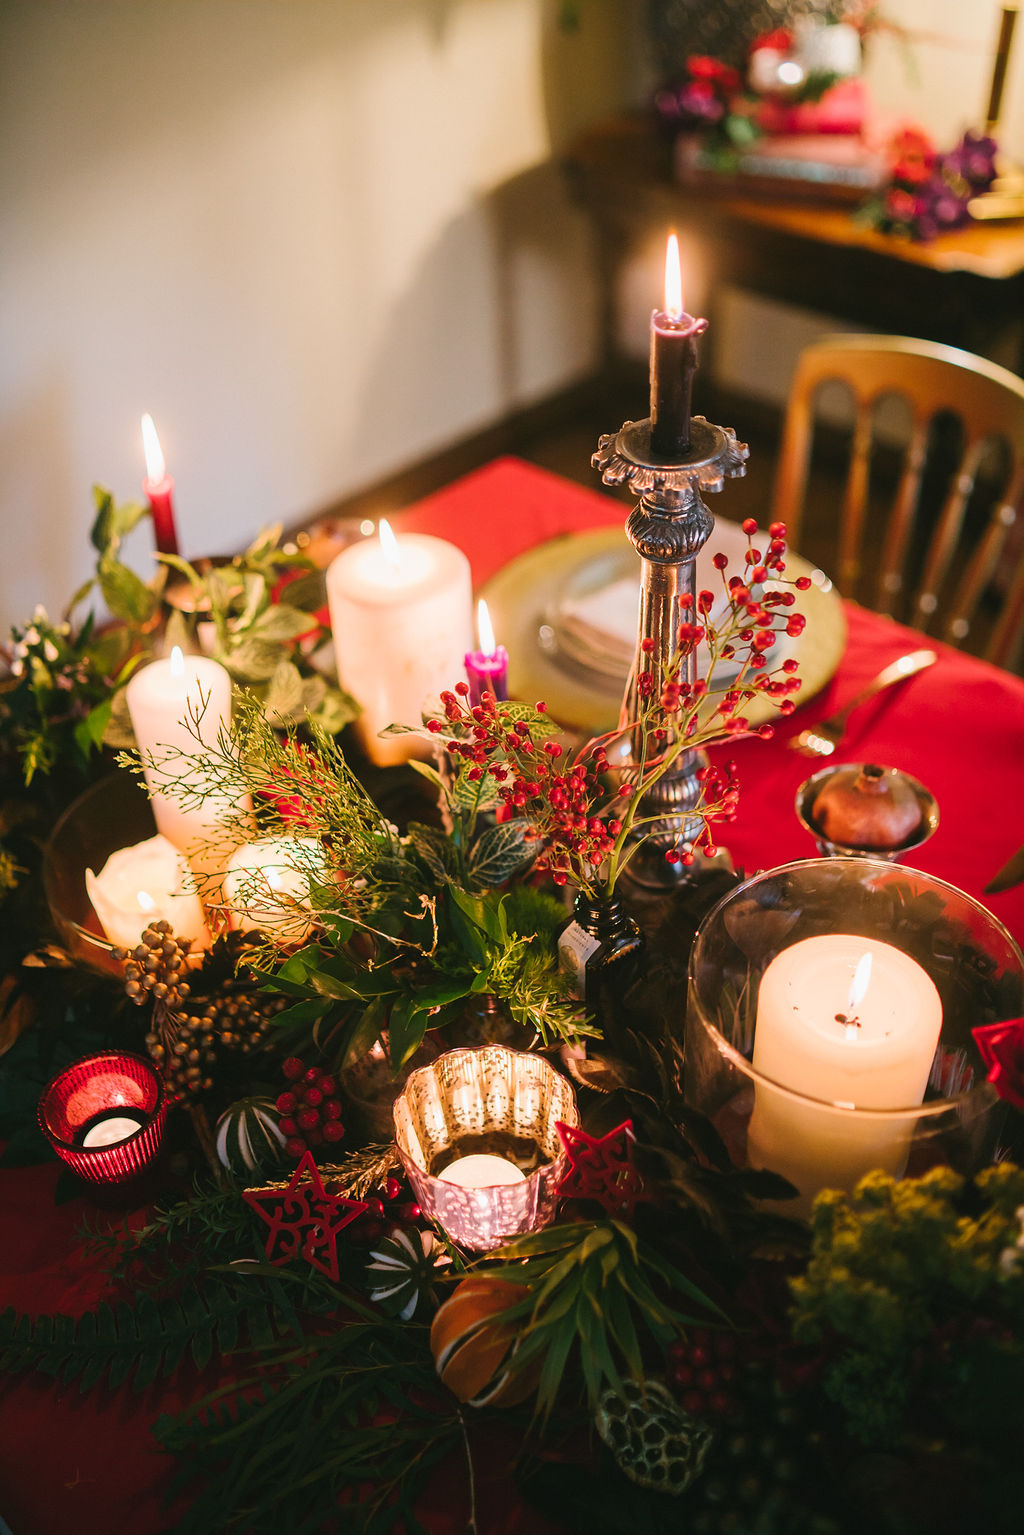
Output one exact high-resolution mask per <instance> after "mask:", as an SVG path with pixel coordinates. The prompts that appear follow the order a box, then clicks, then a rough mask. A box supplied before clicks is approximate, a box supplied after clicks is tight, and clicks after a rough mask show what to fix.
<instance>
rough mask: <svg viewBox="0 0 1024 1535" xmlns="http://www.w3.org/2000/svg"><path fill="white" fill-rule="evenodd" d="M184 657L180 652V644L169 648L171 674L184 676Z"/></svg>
mask: <svg viewBox="0 0 1024 1535" xmlns="http://www.w3.org/2000/svg"><path fill="white" fill-rule="evenodd" d="M184 675H185V657H184V656H183V655H182V653H181V646H180V645H174V646H173V647H172V649H171V676H172V677H184Z"/></svg>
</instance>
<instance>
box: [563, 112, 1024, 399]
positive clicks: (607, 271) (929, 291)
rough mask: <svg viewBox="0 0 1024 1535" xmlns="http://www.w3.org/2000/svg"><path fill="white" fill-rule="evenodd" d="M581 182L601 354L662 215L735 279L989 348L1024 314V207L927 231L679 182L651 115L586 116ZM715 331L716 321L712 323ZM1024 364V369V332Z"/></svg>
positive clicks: (875, 322)
mask: <svg viewBox="0 0 1024 1535" xmlns="http://www.w3.org/2000/svg"><path fill="white" fill-rule="evenodd" d="M564 163H565V169H566V172H567V174H568V176H569V179H570V183H571V186H572V188H573V191H574V196H575V197H576V200H577V201H578V202H579V204H580V205H581V206H582V207H583V209H584V210H585V211H586V212H587V214H588V215H589V216H590V218H591V220H592V222H593V225H594V229H595V232H596V236H597V257H598V262H599V282H600V288H601V295H602V299H601V302H602V315H601V333H602V343H603V349H604V362H605V364H606V365H607V366H609V367H611V366H614V364H615V363H616V362H617V361H618V360H619V359H618V354H617V347H616V335H617V324H616V322H617V318H618V314H617V300H616V280H617V276H618V273H619V270H620V266H621V264H622V261H623V259H624V257H625V256H626V254H627V252H628V251H629V249H630V248H631V246H633V245H634V243H635V242H636V241H637V240H638V239H639V238H641V237H643V236H645V235H647V234H649V233H651V232H653V231H654V230H656V229H658V228H662V229H664V230H666V231H668V230H669V229H670V228H676V229H679V230H685V231H687V232H689V233H691V234H692V235H694V236H696V237H697V238H698V239H699V240H700V241H701V242H702V243H703V244H704V245H705V248H706V250H707V254H708V269H709V270H710V271H711V272H713V273H714V274H715V281H714V284H713V286H712V289H711V292H710V297H709V309H710V310H711V311H712V313H711V315H709V318H713V309H714V302H715V292H716V289H717V288H719V287H720V286H721V284H722V283H729V284H734V285H736V286H737V287H741V288H745V289H747V290H748V291H750V292H753V293H756V294H760V295H762V296H764V297H767V298H773V299H779V300H782V301H783V302H786V303H792V304H799V305H801V306H803V307H805V308H811V309H818V310H821V311H822V312H823V313H825V314H834V315H837V316H839V317H840V318H842V319H845V320H850V321H853V322H855V323H857V324H861V325H867V326H868V327H869V328H871V329H873V330H878V331H883V332H888V333H891V334H894V335H906V336H920V337H923V338H925V339H927V340H932V341H943V342H946V343H947V344H949V345H952V346H960V347H964V348H966V349H967V350H968V351H974V352H982V353H984V352H985V351H986V350H987V349H988V348H989V347H990V346H991V344H992V341H993V340H994V338H995V337H997V336H999V335H1000V334H1001V333H1002V332H1004V331H1005V330H1006V328H1007V327H1008V326H1011V325H1012V326H1014V327H1016V328H1017V329H1018V332H1019V331H1020V329H1021V321H1022V320H1024V221H1015V222H1012V223H974V224H969V225H967V226H966V227H965V228H964V229H960V230H957V231H955V232H954V233H952V234H947V235H941V236H939V237H938V238H937V239H935V240H933V241H931V242H929V243H928V244H915V243H914V242H913V241H910V240H903V239H897V238H895V237H894V236H891V235H883V234H879V233H878V232H877V231H875V230H872V229H866V228H863V227H862V226H861V225H859V224H857V223H855V222H854V220H853V219H852V218H851V216H850V212H849V210H848V209H847V208H845V207H839V206H836V205H834V204H833V205H829V204H826V203H815V202H812V201H808V200H806V199H804V200H802V201H800V200H787V201H782V200H778V199H775V198H770V197H768V196H765V197H764V198H763V199H759V198H753V197H749V196H742V197H740V196H733V195H732V194H730V193H729V192H728V191H718V190H710V189H708V188H706V187H689V186H687V187H683V186H680V185H677V184H676V183H675V182H674V181H673V179H672V174H671V163H670V154H669V150H668V148H667V146H666V145H665V144H664V143H662V142H661V141H659V139H658V137H657V135H656V133H655V131H654V129H653V127H652V126H651V125H650V124H649V123H648V122H647V121H646V120H643V119H638V118H621V119H613V120H610V121H608V122H605V123H602V124H600V125H599V126H598V127H596V128H593V129H591V130H590V131H589V132H588V133H587V134H586V135H585V136H584V137H582V138H581V139H580V140H579V141H578V142H577V143H576V144H575V145H573V146H572V148H571V149H570V150H569V151H568V152H567V154H566V155H565V156H564ZM710 334H711V337H713V336H714V330H712V331H711V333H710ZM1017 345H1018V352H1017V359H1018V361H1017V369H1018V371H1019V372H1024V335H1020V334H1019V335H1018V340H1017Z"/></svg>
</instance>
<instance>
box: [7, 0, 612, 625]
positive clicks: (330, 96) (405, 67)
mask: <svg viewBox="0 0 1024 1535" xmlns="http://www.w3.org/2000/svg"><path fill="white" fill-rule="evenodd" d="M557 9H558V6H557V0H46V3H43V4H40V3H39V0H5V3H4V5H3V6H0V55H2V64H0V70H2V74H0V206H2V212H3V228H4V236H3V244H2V279H0V511H2V515H3V529H4V558H3V560H2V561H0V633H5V632H6V629H7V627H8V625H9V624H10V623H11V622H12V621H15V620H20V619H21V618H23V617H25V616H27V614H28V613H29V612H30V611H31V609H32V607H33V606H34V604H35V603H36V602H37V601H43V602H44V603H45V604H46V605H47V606H48V607H49V608H50V610H51V612H56V611H57V610H58V609H59V607H60V605H61V603H62V602H63V601H64V600H65V599H66V598H67V596H68V595H69V594H70V592H71V591H72V590H73V589H74V587H75V586H76V585H77V584H78V582H79V581H80V580H81V579H82V578H83V576H85V575H87V574H88V573H89V569H90V560H89V552H88V548H87V541H86V538H87V530H88V526H89V522H90V516H91V499H90V485H91V484H92V482H93V481H100V482H102V483H104V484H106V485H108V486H110V487H111V488H112V489H113V490H114V491H115V493H116V494H117V495H118V496H119V497H120V498H129V497H137V496H138V495H139V494H140V480H141V475H142V457H141V442H140V438H139V424H138V423H139V416H140V414H141V412H142V411H144V410H149V411H151V412H152V413H153V415H154V417H155V419H156V422H157V426H158V429H159V431H160V434H161V438H162V441H163V445H164V450H165V453H166V456H167V460H168V466H169V468H170V470H171V472H172V473H173V475H174V477H175V480H176V483H177V507H178V516H179V530H180V535H181V541H182V545H183V549H184V552H186V553H195V554H198V553H206V552H215V551H223V550H230V549H233V548H235V547H237V546H238V545H239V544H241V543H242V542H243V541H244V540H245V539H246V538H247V537H248V536H249V535H250V534H252V533H254V532H255V531H256V530H257V528H258V527H259V526H261V525H264V524H266V523H268V522H272V521H274V520H277V519H283V520H285V521H290V520H294V519H296V518H298V517H300V516H304V515H307V514H311V513H313V512H315V511H316V510H317V509H318V508H319V507H321V506H323V505H325V504H327V503H329V502H330V501H331V500H332V499H334V498H336V497H337V496H339V495H341V494H344V493H346V492H348V491H351V490H354V489H356V488H358V487H359V486H361V485H363V484H365V483H367V482H370V481H372V480H374V479H376V478H378V477H380V476H382V475H384V474H386V473H388V472H390V471H392V470H395V469H397V468H399V467H401V466H403V465H405V464H407V463H410V462H412V461H414V460H415V459H416V458H417V457H419V456H421V455H423V454H425V453H429V452H432V451H434V450H436V449H438V448H440V447H443V446H444V445H445V444H446V443H448V442H449V441H451V440H454V439H457V438H459V437H461V436H463V435H465V434H466V433H468V432H471V431H473V430H474V429H475V428H477V427H479V426H481V425H484V424H486V423H489V422H491V421H493V420H494V419H496V418H497V417H498V416H500V415H501V414H502V413H503V412H505V411H507V410H509V409H511V408H513V407H515V406H518V405H522V404H524V403H527V402H529V401H530V400H532V399H534V398H536V397H538V396H541V395H544V394H545V393H547V392H549V391H552V390H554V389H557V388H558V387H560V386H562V385H564V384H566V383H568V382H570V381H571V380H572V379H573V378H574V377H576V376H578V375H580V374H583V373H585V372H586V371H587V370H588V369H590V368H591V366H592V364H593V356H594V326H593V307H594V295H593V291H592V285H591V280H590V275H589V243H588V238H587V232H586V229H585V226H584V224H583V221H582V219H581V218H580V216H579V215H577V214H576V213H575V212H574V211H573V210H572V209H571V208H570V207H569V205H568V201H567V198H566V195H565V192H564V189H563V187H562V185H561V180H560V177H559V174H558V172H557V170H556V169H555V168H554V167H553V166H552V165H551V164H550V163H549V164H547V165H545V162H546V161H548V160H549V156H550V153H551V150H552V147H553V145H554V146H556V147H557V144H558V143H559V142H560V141H562V140H563V139H564V138H565V136H567V135H569V134H571V133H573V132H575V131H578V129H579V127H580V126H581V124H582V123H583V122H585V121H587V120H588V119H589V118H595V117H600V116H602V115H604V114H606V113H608V112H609V111H612V110H614V109H615V108H616V107H617V106H618V105H619V104H620V103H621V100H622V96H623V94H624V93H625V92H626V91H627V90H628V78H629V75H628V70H624V69H623V68H622V67H621V63H622V60H621V45H622V43H623V29H624V27H625V24H626V18H627V16H628V12H629V4H624V3H623V0H587V3H586V7H585V9H586V16H585V18H584V19H585V25H584V27H583V29H582V30H581V31H580V32H578V33H565V32H563V31H560V30H558V28H557V25H556V19H555V18H556V13H557ZM135 562H136V563H137V564H138V565H139V566H140V568H143V569H145V568H146V565H147V564H148V555H147V553H146V541H145V539H143V540H142V543H141V545H137V546H136V554H135Z"/></svg>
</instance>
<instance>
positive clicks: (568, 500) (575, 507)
mask: <svg viewBox="0 0 1024 1535" xmlns="http://www.w3.org/2000/svg"><path fill="white" fill-rule="evenodd" d="M720 504H721V509H722V512H723V514H725V515H728V511H729V506H728V489H726V491H725V493H724V495H723V496H722V497H721V502H720ZM622 520H623V508H622V505H621V503H619V502H616V501H613V500H611V499H610V498H608V497H605V496H603V495H601V494H599V493H597V492H596V491H594V492H592V491H588V490H585V489H582V488H580V487H578V486H575V485H571V484H568V483H567V482H565V481H563V480H561V479H558V478H557V477H556V476H554V475H552V474H549V473H547V472H545V471H543V470H540V469H536V468H533V467H532V466H530V465H527V464H523V463H520V462H518V461H517V460H514V459H501V460H498V461H497V462H495V463H493V464H490V465H488V466H487V467H486V468H484V469H481V470H479V471H478V472H477V473H475V474H471V475H469V476H467V477H466V478H465V479H463V480H461V481H459V482H458V483H457V484H455V485H452V486H451V487H449V488H448V489H446V490H443V491H440V492H438V493H437V494H436V495H434V496H430V497H428V498H427V499H426V500H425V501H422V502H420V503H419V504H418V505H417V506H416V507H413V508H410V509H409V511H408V512H406V513H404V514H403V515H402V518H401V525H402V526H404V527H409V528H415V529H418V530H421V531H424V532H431V533H437V534H440V535H441V536H443V537H446V538H450V539H452V540H453V542H456V543H458V544H460V545H461V546H462V547H463V548H464V549H465V550H466V552H467V554H468V555H469V557H470V560H471V562H472V565H473V573H474V577H475V579H476V581H477V583H478V584H481V583H483V582H484V581H486V580H487V579H488V578H489V577H490V576H491V575H493V574H494V572H495V571H496V570H498V569H499V568H500V567H501V566H502V565H503V564H505V563H506V562H507V561H508V560H509V559H511V558H512V557H513V556H515V555H517V554H519V553H521V552H522V551H523V550H525V549H527V548H530V547H531V546H532V545H534V544H536V543H538V542H540V541H542V540H543V539H545V538H549V537H553V536H554V535H555V534H557V533H562V532H565V531H567V530H570V529H576V528H586V527H594V526H597V525H601V524H609V523H616V522H621V521H622ZM847 623H848V644H847V649H846V653H845V655H844V658H843V661H842V664H841V666H840V668H839V670H838V672H837V673H836V675H835V677H834V678H833V679H832V681H831V683H830V684H829V685H828V687H826V689H825V690H824V691H823V692H822V693H821V694H819V695H818V697H817V698H815V699H814V700H812V701H811V702H810V703H809V704H808V705H807V706H806V708H804V709H800V710H798V711H797V713H796V715H795V716H793V718H792V719H791V720H789V721H786V722H785V723H784V724H782V725H781V726H780V728H779V730H778V734H777V736H776V739H775V740H774V741H773V742H770V743H766V742H762V741H748V742H744V743H741V744H740V745H738V746H735V747H734V748H733V749H732V751H731V755H733V756H734V757H735V758H736V760H737V762H738V765H739V770H740V775H741V782H742V794H741V808H740V814H739V818H738V820H737V821H736V823H735V824H734V825H733V826H731V827H730V828H729V829H728V836H727V837H726V838H725V841H726V842H727V845H728V846H729V848H730V850H731V852H732V853H733V856H734V858H735V860H736V862H737V864H741V865H742V866H743V867H744V868H746V870H747V871H748V872H753V871H754V870H755V869H757V868H767V867H771V866H772V865H774V864H778V863H783V862H786V861H787V860H790V859H793V858H800V857H805V856H810V855H812V854H813V851H814V849H813V845H812V843H811V841H810V839H809V838H808V836H807V835H806V833H805V832H804V831H803V830H802V829H801V827H800V825H799V823H798V822H797V820H796V817H795V815H794V812H793V800H794V796H795V792H796V788H797V785H798V784H799V783H800V782H801V780H802V779H803V778H804V777H806V776H807V774H808V773H809V772H810V771H813V766H814V765H813V764H812V763H809V762H808V761H807V759H806V758H803V757H799V756H797V755H796V754H795V753H793V752H790V751H787V750H786V749H785V747H784V745H783V743H784V741H785V739H786V738H787V736H789V735H791V734H794V733H795V732H797V731H798V730H800V729H802V728H803V726H804V725H805V724H806V723H807V722H808V720H810V719H812V718H819V717H821V716H823V715H825V714H827V713H829V712H830V711H831V710H833V709H835V708H836V707H838V706H839V705H840V704H842V703H843V702H844V701H845V700H846V699H848V698H850V697H851V696H852V695H853V694H854V693H856V692H857V691H858V689H859V688H860V687H862V686H863V685H864V683H866V682H867V681H868V680H869V679H870V678H871V677H872V676H874V674H875V673H876V672H877V671H878V670H879V669H880V668H881V667H882V666H884V665H885V663H886V662H887V661H891V660H893V659H894V658H895V657H896V656H898V655H901V654H902V653H903V652H904V651H907V650H912V649H916V648H918V647H919V645H920V643H921V640H920V636H919V635H916V634H915V633H913V632H912V631H910V630H907V629H904V628H902V627H901V626H899V625H897V624H893V623H891V622H889V621H888V620H887V619H883V618H879V617H877V616H876V615H874V614H871V613H867V612H864V611H863V610H861V609H859V608H857V607H853V606H850V607H849V608H848V610H847ZM937 648H939V649H940V651H941V660H940V662H939V664H938V665H937V666H935V667H934V668H933V669H932V670H931V671H928V672H925V673H923V674H922V675H920V676H918V677H916V678H914V679H913V681H911V682H910V683H909V684H908V685H907V686H906V688H905V689H904V690H902V691H901V693H900V695H899V696H898V697H895V698H894V697H893V696H892V695H889V697H888V699H887V700H886V701H884V702H882V701H879V702H876V703H874V704H872V705H869V706H867V708H865V709H864V711H863V712H862V713H860V714H858V715H857V716H855V718H854V721H853V726H854V728H853V730H852V731H851V734H850V736H849V738H848V742H847V745H846V746H845V747H844V749H843V755H844V757H845V758H846V759H847V760H854V761H857V760H865V761H866V760H871V761H875V762H881V763H884V764H886V765H888V766H895V767H900V768H904V769H906V770H907V771H908V772H910V773H912V774H914V775H915V776H916V777H918V778H920V779H921V780H922V781H923V782H924V783H925V784H927V785H928V787H929V788H930V789H931V790H932V792H933V793H934V794H935V795H936V796H937V798H938V800H939V804H940V810H941V821H940V826H939V829H938V831H937V833H936V835H935V836H934V837H933V838H932V840H931V841H930V842H928V843H926V844H925V846H924V847H923V848H922V849H921V850H920V851H919V852H918V853H917V854H916V855H915V859H916V862H917V864H918V866H919V867H920V868H922V869H926V870H928V871H929V872H931V873H933V874H937V875H940V876H941V877H943V878H945V879H948V880H949V881H950V882H951V883H952V884H954V885H957V886H958V887H959V888H961V889H963V890H966V891H968V892H969V893H970V894H972V895H975V896H979V897H980V896H981V893H982V889H983V887H984V885H985V883H986V882H987V880H988V879H989V878H991V876H992V875H993V874H994V873H995V871H996V870H997V869H998V868H999V867H1000V866H1001V865H1002V864H1003V863H1004V862H1005V860H1006V859H1007V858H1008V857H1009V855H1010V854H1011V853H1012V852H1013V851H1014V849H1015V848H1016V847H1017V846H1018V845H1019V844H1020V843H1021V842H1022V841H1024V812H1022V811H1021V809H1020V806H1019V802H1018V801H1017V798H1016V794H1017V793H1018V792H1020V790H1021V787H1022V786H1024V766H1022V764H1024V682H1021V681H1020V680H1018V679H1017V678H1015V677H1011V676H1008V675H1007V674H1005V673H1003V672H1000V671H998V670H996V669H995V668H993V667H990V666H986V665H985V664H984V663H982V662H980V661H976V660H973V659H971V658H970V657H967V656H963V655H960V654H959V653H958V652H956V651H953V650H949V649H946V648H944V647H941V646H940V647H937ZM987 904H988V905H989V906H990V907H991V910H992V911H993V912H995V913H996V915H997V916H999V917H1000V918H1001V919H1002V921H1003V922H1005V923H1006V924H1007V926H1008V927H1009V928H1010V929H1011V931H1012V932H1014V933H1015V935H1016V936H1017V937H1018V939H1021V938H1024V887H1022V888H1019V889H1017V890H1013V891H1009V892H1007V893H1006V894H1004V895H1001V896H995V897H992V898H991V899H990V900H989V901H988V903H987ZM55 1179H56V1167H55V1165H54V1164H49V1165H47V1166H44V1167H38V1168H29V1169H24V1170H18V1171H4V1172H3V1173H2V1174H0V1221H2V1224H0V1232H2V1236H0V1305H2V1306H6V1305H13V1306H15V1307H17V1308H18V1309H19V1310H24V1311H28V1312H46V1311H55V1310H65V1311H69V1312H79V1311H84V1310H86V1309H87V1308H88V1307H89V1306H90V1305H91V1304H92V1303H93V1301H94V1300H95V1299H96V1298H97V1297H98V1295H99V1292H100V1288H101V1284H102V1267H101V1265H99V1264H98V1263H96V1262H91V1261H89V1260H86V1259H85V1257H84V1256H83V1254H82V1252H81V1250H80V1248H79V1246H78V1243H77V1241H76V1238H75V1234H74V1233H75V1227H76V1226H77V1224H78V1223H79V1221H80V1220H81V1218H82V1214H83V1212H84V1211H85V1210H86V1209H87V1206H86V1204H85V1203H84V1201H74V1202H73V1203H71V1204H68V1205H64V1206H61V1207H55V1206H54V1204H53V1188H54V1183H55ZM213 1384H214V1381H213V1378H212V1376H210V1377H208V1378H204V1379H202V1380H200V1379H197V1378H196V1377H195V1376H194V1375H190V1374H189V1373H188V1372H187V1371H186V1372H183V1374H182V1376H181V1378H180V1380H179V1381H178V1382H177V1383H176V1386H175V1388H173V1389H160V1390H152V1391H150V1392H147V1393H145V1394H144V1395H142V1396H141V1397H138V1396H134V1395H133V1394H131V1393H130V1392H128V1391H126V1390H121V1391H117V1392H113V1393H111V1392H108V1391H105V1390H101V1391H94V1392H91V1393H88V1394H86V1395H80V1394H79V1392H78V1388H77V1386H74V1385H72V1386H70V1387H63V1386H61V1387H55V1386H54V1385H53V1384H51V1383H50V1382H48V1381H46V1380H44V1379H42V1378H32V1379H29V1380H26V1381H18V1382H16V1383H14V1384H13V1385H12V1384H11V1382H10V1381H9V1380H4V1381H2V1382H0V1391H3V1392H4V1395H3V1398H2V1401H0V1518H3V1519H4V1520H6V1522H7V1523H8V1524H9V1526H10V1528H11V1530H12V1531H13V1535H56V1532H57V1531H64V1530H68V1531H74V1532H75V1535H107V1532H108V1531H109V1530H111V1529H115V1528H116V1529H119V1530H122V1531H125V1532H127V1535H156V1532H159V1531H163V1530H173V1528H174V1526H175V1522H176V1521H175V1518H174V1510H173V1509H171V1510H168V1511H164V1510H162V1508H161V1500H162V1496H163V1492H164V1489H165V1487H166V1485H167V1482H168V1479H169V1475H170V1470H171V1464H170V1462H169V1461H168V1460H167V1459H166V1458H165V1457H164V1456H163V1455H162V1454H161V1453H160V1452H159V1450H158V1449H157V1448H156V1446H155V1443H154V1441H153V1440H152V1439H151V1437H150V1434H149V1425H150V1423H151V1422H152V1421H153V1419H154V1418H155V1417H156V1415H157V1414H158V1412H161V1411H174V1410H176V1408H178V1407H179V1406H180V1405H181V1403H182V1402H183V1401H187V1400H189V1399H190V1398H194V1397H195V1396H197V1395H198V1394H200V1393H201V1392H202V1391H204V1390H208V1389H210V1388H211V1387H212V1385H213ZM461 1502H462V1497H461V1495H460V1494H459V1493H457V1492H456V1489H454V1488H453V1487H449V1488H447V1489H446V1493H445V1503H446V1517H445V1518H444V1519H443V1520H442V1519H441V1518H440V1517H439V1519H438V1520H437V1521H436V1522H435V1523H434V1524H433V1526H432V1527H433V1528H434V1529H436V1530H438V1531H440V1530H441V1529H449V1528H450V1529H452V1530H455V1529H458V1528H459V1527H460V1524H462V1523H464V1512H463V1513H460V1512H459V1510H458V1509H457V1507H456V1504H457V1503H461ZM478 1511H479V1516H480V1521H481V1523H480V1527H481V1530H482V1531H483V1532H484V1535H502V1532H504V1531H514V1530H519V1531H521V1530H523V1529H525V1527H526V1526H525V1524H524V1522H523V1513H522V1510H521V1509H517V1508H516V1507H515V1506H514V1504H513V1503H512V1501H511V1500H510V1499H509V1498H508V1497H506V1496H504V1495H503V1494H502V1493H501V1491H500V1490H499V1488H498V1487H496V1486H495V1485H493V1484H492V1485H491V1486H488V1485H487V1484H486V1483H485V1484H484V1485H483V1486H482V1487H480V1488H478ZM529 1527H530V1529H531V1530H540V1529H541V1528H542V1526H541V1523H540V1521H539V1520H535V1519H534V1518H533V1517H532V1516H531V1517H530V1521H529Z"/></svg>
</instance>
